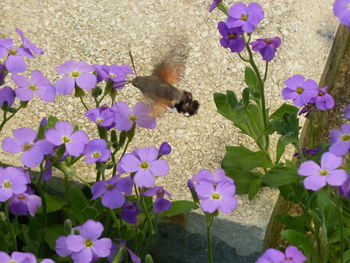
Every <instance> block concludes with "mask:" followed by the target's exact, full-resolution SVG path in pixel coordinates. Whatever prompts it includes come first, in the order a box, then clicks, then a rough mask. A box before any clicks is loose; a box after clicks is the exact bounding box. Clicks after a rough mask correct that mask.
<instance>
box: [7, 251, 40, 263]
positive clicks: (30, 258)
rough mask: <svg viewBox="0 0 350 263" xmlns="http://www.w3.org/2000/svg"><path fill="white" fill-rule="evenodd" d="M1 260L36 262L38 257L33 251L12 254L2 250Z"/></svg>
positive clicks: (9, 262)
mask: <svg viewBox="0 0 350 263" xmlns="http://www.w3.org/2000/svg"><path fill="white" fill-rule="evenodd" d="M0 262H3V263H36V258H35V256H34V255H33V254H32V253H24V252H17V251H14V252H12V254H11V256H10V255H8V254H7V253H5V252H3V251H0Z"/></svg>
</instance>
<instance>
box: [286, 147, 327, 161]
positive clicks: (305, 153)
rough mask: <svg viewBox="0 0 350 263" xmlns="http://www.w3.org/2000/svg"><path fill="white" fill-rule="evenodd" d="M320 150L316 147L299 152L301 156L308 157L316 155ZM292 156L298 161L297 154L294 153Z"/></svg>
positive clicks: (302, 149) (298, 156)
mask: <svg viewBox="0 0 350 263" xmlns="http://www.w3.org/2000/svg"><path fill="white" fill-rule="evenodd" d="M320 150H321V147H317V148H301V152H302V154H303V156H305V157H306V156H308V155H311V156H312V155H316V154H317V153H318V152H319V151H320ZM293 156H295V157H297V158H298V159H300V155H299V153H298V152H296V153H294V154H293Z"/></svg>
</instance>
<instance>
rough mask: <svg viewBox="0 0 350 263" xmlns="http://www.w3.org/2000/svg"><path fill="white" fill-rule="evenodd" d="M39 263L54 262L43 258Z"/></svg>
mask: <svg viewBox="0 0 350 263" xmlns="http://www.w3.org/2000/svg"><path fill="white" fill-rule="evenodd" d="M40 263H55V261H53V260H52V259H50V258H45V259H43V260H42V261H40Z"/></svg>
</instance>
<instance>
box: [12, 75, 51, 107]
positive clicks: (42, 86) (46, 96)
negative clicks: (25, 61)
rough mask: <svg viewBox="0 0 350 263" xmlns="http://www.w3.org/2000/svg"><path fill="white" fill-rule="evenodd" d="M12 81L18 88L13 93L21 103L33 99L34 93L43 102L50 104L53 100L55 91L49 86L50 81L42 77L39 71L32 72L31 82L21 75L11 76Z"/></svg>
mask: <svg viewBox="0 0 350 263" xmlns="http://www.w3.org/2000/svg"><path fill="white" fill-rule="evenodd" d="M12 80H13V81H14V82H15V83H16V85H17V86H18V88H17V89H15V92H16V96H17V97H18V98H19V99H20V100H21V101H29V100H31V99H33V97H34V92H35V93H36V94H37V95H38V97H39V98H40V99H42V100H43V101H46V102H52V101H54V100H55V96H56V89H55V87H54V86H52V85H51V83H50V81H49V80H48V79H47V78H45V77H44V76H43V74H42V73H41V71H40V70H34V71H33V72H32V78H31V80H29V79H28V78H27V77H26V76H23V75H12Z"/></svg>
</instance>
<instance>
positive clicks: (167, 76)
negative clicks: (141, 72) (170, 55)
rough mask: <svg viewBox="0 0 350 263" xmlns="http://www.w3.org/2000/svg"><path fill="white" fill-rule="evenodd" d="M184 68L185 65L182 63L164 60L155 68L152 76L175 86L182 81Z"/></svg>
mask: <svg viewBox="0 0 350 263" xmlns="http://www.w3.org/2000/svg"><path fill="white" fill-rule="evenodd" d="M184 68H185V67H184V65H183V64H182V63H180V62H175V61H166V60H164V61H163V62H161V63H159V64H158V65H157V66H156V67H155V69H154V70H153V73H152V75H153V76H157V77H158V78H160V79H162V80H163V81H164V82H166V83H168V84H170V85H175V84H176V83H178V82H179V81H180V80H181V76H182V74H183V71H184Z"/></svg>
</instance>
